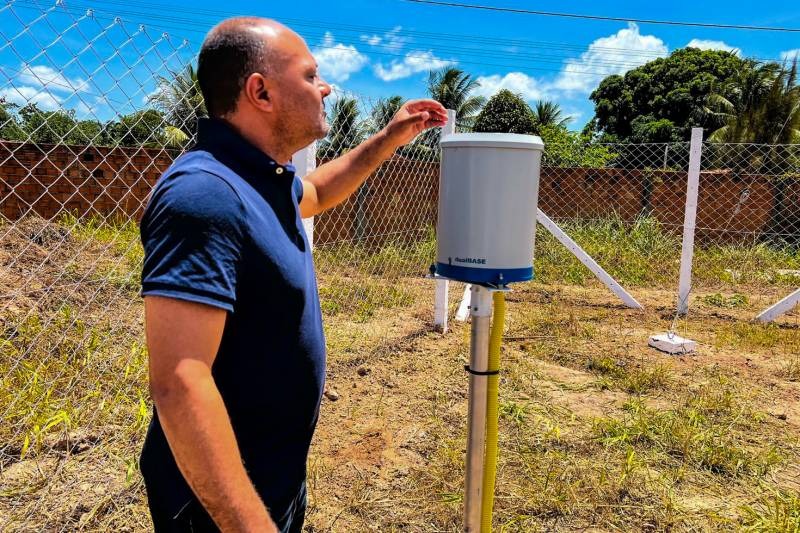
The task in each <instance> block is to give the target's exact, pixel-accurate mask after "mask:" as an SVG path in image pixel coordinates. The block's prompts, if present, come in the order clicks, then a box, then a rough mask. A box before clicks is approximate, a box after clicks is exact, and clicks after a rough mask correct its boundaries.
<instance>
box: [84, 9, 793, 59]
mask: <svg viewBox="0 0 800 533" xmlns="http://www.w3.org/2000/svg"><path fill="white" fill-rule="evenodd" d="M86 2H87V3H84V4H83V5H82V7H89V8H95V7H94V6H93V4H99V5H101V6H102V5H103V4H105V5H109V6H122V7H123V8H124V9H128V10H130V9H131V8H133V9H136V8H137V7H138V8H140V9H145V10H147V9H156V10H159V13H151V12H141V11H135V12H133V11H127V13H130V14H131V15H133V16H138V17H147V19H152V18H156V19H162V20H171V21H174V22H177V23H179V24H191V25H195V26H197V25H200V26H202V27H203V28H207V27H208V26H207V25H206V23H198V15H203V14H204V15H207V16H211V17H219V18H225V17H230V16H235V15H241V14H242V13H240V12H235V11H224V10H214V9H193V8H192V9H189V8H181V7H180V6H174V5H169V6H166V5H164V4H159V3H154V2H147V1H136V0H86ZM70 5H72V6H76V5H77V4H76V3H75V2H70ZM100 9H102V7H101V8H100ZM165 9H168V10H169V12H170V13H180V12H182V13H185V14H188V15H190V16H191V18H189V19H187V18H182V17H179V16H176V15H164V14H163V10H165ZM108 12H109V13H112V12H111V11H108ZM116 13H121V11H119V10H118V9H117V11H116ZM281 20H282V21H283V22H285V23H287V24H291V25H292V26H293V27H298V28H315V29H323V30H327V31H329V30H334V31H336V32H337V33H338V32H342V31H344V32H350V33H353V32H359V33H361V32H363V33H373V34H380V33H383V34H386V33H389V32H391V31H393V30H394V28H381V27H375V26H363V25H352V24H331V23H329V22H325V21H314V20H307V19H289V18H282V19H281ZM215 22H217V20H214V23H215ZM209 24H210V23H209ZM312 36H313V35H312ZM403 36H404V37H405V36H408V37H411V38H415V37H419V38H421V39H423V40H422V41H421V44H422V45H423V46H422V47H423V48H424V47H431V48H436V49H437V50H445V48H444V47H443V46H442V45H438V44H431V43H430V42H425V40H428V41H430V40H433V41H434V42H436V41H453V42H456V43H471V44H473V43H474V44H476V45H480V44H496V45H498V46H503V47H526V48H540V49H546V50H550V51H563V52H565V53H568V52H584V51H586V45H585V44H583V43H580V44H578V43H568V42H557V41H531V40H524V39H501V38H491V37H485V36H479V35H468V34H448V33H441V32H439V33H433V32H424V31H416V30H405V29H404V30H403ZM360 37H361V35H359V36H358V38H353V39H352V40H351V41H349V42H346V43H345V44H359V43H360V42H361V39H360ZM450 49H453V50H456V51H463V52H469V53H475V52H476V51H478V52H480V53H478V54H477V55H482V54H490V55H491V57H515V58H516V57H518V56H520V55H521V54H516V53H515V54H508V53H499V54H498V53H497V52H495V51H487V50H486V49H485V47H483V48H480V49H475V48H463V47H452V46H451V47H450ZM592 50H593V51H599V52H609V53H613V54H616V55H620V56H623V57H621V58H619V61H617V60H611V61H609V60H604V61H606V62H609V63H611V62H613V63H617V62H619V63H620V65H621V66H638V65H639V64H641V63H640V62H638V61H637V62H636V63H635V64H633V65H631V64H627V65H626V64H624V63H622V61H624V59H625V58H624V56H628V55H629V56H633V57H635V58H641V57H652V58H653V59H655V58H658V57H662V55H661V54H660V53H658V52H654V51H645V50H636V49H631V48H620V47H604V46H593V47H592ZM554 57H571V56H568V55H564V56H554ZM752 59H755V60H758V61H778V60H779V59H778V58H765V57H753V58H752Z"/></svg>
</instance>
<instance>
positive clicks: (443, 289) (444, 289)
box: [433, 109, 456, 333]
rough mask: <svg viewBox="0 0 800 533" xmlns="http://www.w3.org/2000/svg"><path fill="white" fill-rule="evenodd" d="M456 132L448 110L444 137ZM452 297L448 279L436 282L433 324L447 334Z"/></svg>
mask: <svg viewBox="0 0 800 533" xmlns="http://www.w3.org/2000/svg"><path fill="white" fill-rule="evenodd" d="M455 132H456V112H455V111H454V110H452V109H448V110H447V124H445V126H444V127H443V128H442V135H443V136H444V135H450V134H451V133H455ZM449 296H450V282H449V281H448V280H446V279H437V280H436V294H435V296H434V302H433V324H434V325H435V326H436V327H437V328H440V329H441V330H442V333H447V307H448V301H449V299H450V298H449Z"/></svg>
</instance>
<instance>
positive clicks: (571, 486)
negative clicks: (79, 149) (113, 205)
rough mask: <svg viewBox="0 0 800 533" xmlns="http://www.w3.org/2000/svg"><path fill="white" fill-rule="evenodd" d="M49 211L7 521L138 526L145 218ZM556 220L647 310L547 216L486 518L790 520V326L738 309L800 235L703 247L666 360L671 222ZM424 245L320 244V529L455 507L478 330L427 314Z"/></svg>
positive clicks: (751, 524)
mask: <svg viewBox="0 0 800 533" xmlns="http://www.w3.org/2000/svg"><path fill="white" fill-rule="evenodd" d="M37 224H38V223H37ZM58 224H59V227H58V228H49V229H48V231H49V232H50V233H49V234H52V236H53V238H52V239H50V240H49V241H48V240H47V239H43V240H42V239H40V240H41V243H40V244H36V246H37V247H38V248H35V249H34V250H33V252H32V253H34V252H35V253H34V255H35V254H39V255H35V257H33V259H35V261H33V260H31V261H30V263H29V265H30V266H28V263H26V264H25V265H22V266H20V267H19V268H22V267H23V266H24V267H25V268H31V269H33V268H39V270H37V271H36V280H35V281H36V283H35V284H36V285H37V287H38V285H41V286H43V287H47V288H49V290H48V291H42V290H40V289H39V288H37V287H34V286H33V285H34V284H33V283H32V284H31V286H30V287H24V286H23V287H18V288H19V289H20V290H19V291H18V296H15V298H17V299H16V300H13V301H12V302H10V303H6V304H4V305H5V307H3V312H2V315H1V316H0V328H2V330H3V335H2V336H1V337H0V416H2V423H0V529H3V530H8V531H18V530H56V531H58V530H80V529H83V530H91V531H108V530H120V531H147V530H148V529H149V527H150V524H149V518H148V515H147V510H146V507H145V504H144V490H143V486H142V482H141V479H140V476H139V473H138V465H137V457H138V452H139V449H140V446H141V441H142V439H143V436H144V433H145V430H146V424H147V422H148V420H149V417H150V405H149V400H148V396H147V381H146V365H147V353H146V350H145V348H144V346H143V344H142V335H141V328H142V317H141V312H142V309H141V301H140V299H139V297H138V295H137V294H136V291H137V284H138V277H137V276H138V270H139V268H140V266H139V265H140V262H141V257H142V256H141V248H140V246H139V243H138V233H137V231H136V227H135V225H134V224H130V223H111V224H108V223H102V224H101V223H98V222H97V221H85V220H76V219H72V218H68V217H65V218H64V219H62V220H60V221H59V222H58ZM40 226H41V224H39V225H38V226H37V225H36V224H32V225H31V228H26V232H20V235H21V237H20V238H26V239H27V238H28V237H26V235H28V234H29V233H35V231H28V230H29V229H32V230H38V229H40ZM565 226H566V227H567V230H568V232H569V233H570V234H571V235H573V236H574V237H575V238H576V240H578V241H579V242H581V243H584V244H586V246H587V249H588V250H589V251H590V253H592V254H593V255H594V256H595V257H596V258H597V259H598V261H599V262H600V263H601V264H603V265H604V266H605V267H607V268H608V269H609V271H611V272H612V274H614V275H619V276H620V278H621V281H622V282H623V284H625V285H626V286H628V287H633V290H634V293H635V294H636V295H637V298H639V297H640V295H641V298H642V299H641V301H642V302H643V303H644V304H645V307H646V310H645V311H644V312H635V311H631V310H627V309H624V308H621V307H620V306H619V305H618V304H617V303H616V302H615V301H613V300H612V299H611V298H610V297H609V296H608V294H607V293H606V291H605V289H603V288H599V287H598V285H597V283H596V282H595V281H593V280H592V278H591V277H590V274H589V273H588V271H586V269H585V268H584V267H583V266H582V265H580V264H578V263H577V262H576V261H575V260H574V258H572V256H571V255H569V254H568V253H566V252H565V251H564V250H563V247H561V246H560V245H557V244H556V243H555V242H553V241H552V240H550V237H549V236H547V235H544V234H542V232H540V234H539V235H538V237H537V250H538V254H537V262H536V267H537V275H538V280H537V282H535V283H531V284H521V285H519V286H516V287H515V290H514V291H513V292H512V293H510V294H509V295H508V302H509V303H508V309H509V316H508V319H507V329H506V332H505V341H504V345H503V353H502V359H501V361H502V373H501V384H500V417H501V418H500V455H499V464H498V481H497V499H496V504H495V522H494V527H495V529H496V530H499V531H573V530H581V529H594V530H621V531H701V530H705V531H717V530H724V531H734V530H739V529H741V530H748V531H763V532H767V531H775V532H778V531H780V532H783V531H795V530H797V528H798V526H797V524H798V518H797V517H798V503H797V502H798V496H797V492H796V486H794V485H793V484H792V483H791V482H787V481H785V480H787V479H793V478H794V472H795V471H796V468H797V465H798V464H800V453H799V452H798V450H799V449H798V447H797V442H799V441H800V430H798V429H797V427H796V425H795V424H793V422H794V420H793V417H794V416H795V415H794V413H796V412H798V410H800V403H798V400H797V399H796V395H795V393H794V389H793V387H794V386H795V384H794V383H792V382H793V381H797V380H799V379H800V363H798V361H797V353H798V352H797V350H798V346H800V337H798V335H800V329H798V328H797V327H796V318H795V317H794V315H792V316H790V317H788V318H787V319H786V320H785V321H784V322H782V323H779V324H773V325H762V324H754V323H749V322H747V321H745V320H739V319H736V318H734V317H736V316H739V314H743V312H745V311H746V312H750V311H752V309H751V305H752V306H755V304H754V303H753V302H754V300H753V296H754V295H755V296H758V295H760V294H762V293H763V292H764V291H769V290H775V292H776V293H782V292H785V291H784V289H785V288H787V287H789V286H790V285H791V282H790V280H788V279H784V278H782V277H781V276H779V275H773V273H775V272H777V270H779V269H792V268H795V267H796V266H797V265H798V258H797V253H796V251H791V250H788V249H773V248H769V247H766V246H763V245H758V246H753V247H750V249H744V248H741V247H735V246H719V247H714V248H704V249H700V248H698V250H697V253H696V268H695V272H696V279H695V281H696V284H697V285H696V287H701V288H703V289H704V290H703V291H698V292H699V294H702V296H700V297H699V299H700V301H701V303H702V305H698V306H693V308H692V313H691V314H690V316H689V317H688V318H687V319H686V320H685V321H684V322H682V324H683V325H685V327H686V328H688V329H689V332H690V333H693V334H695V333H696V334H697V335H696V336H695V338H698V339H701V340H702V341H703V342H701V352H700V354H698V355H697V356H692V357H683V358H670V359H665V356H663V355H661V354H658V353H656V352H654V351H652V350H651V349H649V348H647V346H646V339H647V335H648V334H650V333H652V332H654V331H661V330H663V328H664V327H665V325H666V324H667V323H668V322H669V320H670V319H671V310H672V308H673V307H674V285H675V280H676V279H677V263H675V258H676V257H677V256H676V251H677V250H679V245H680V243H679V241H678V240H677V239H676V238H674V237H672V236H670V235H669V234H668V232H665V230H664V228H662V227H660V226H658V225H657V224H655V223H654V222H652V221H648V220H643V221H639V222H638V223H636V224H633V225H624V224H621V223H620V222H619V221H606V222H603V223H598V224H579V223H573V224H572V225H570V224H565ZM51 230H52V231H51ZM28 242H29V241H24V240H21V241H20V242H14V243H11V244H10V245H9V246H11V247H12V248H13V249H23V246H25V245H27V244H28ZM59 242H60V243H61V244H59V245H58V248H57V249H48V246H56V243H59ZM10 249H11V248H10ZM37 250H38V251H37ZM434 253H435V241H434V240H433V236H432V234H431V233H430V232H428V233H426V234H425V238H424V239H422V240H421V241H420V242H417V243H410V242H400V241H396V242H388V243H385V244H383V245H380V246H378V245H377V244H376V245H375V246H372V247H366V246H353V245H352V244H347V245H346V244H326V245H322V246H319V247H318V248H317V249H316V250H315V261H316V264H317V269H318V273H319V287H320V296H321V302H322V307H323V313H324V315H325V321H326V335H327V337H328V351H329V366H328V384H329V387H331V388H333V389H335V390H336V391H337V392H338V393H339V399H338V400H337V401H335V402H334V401H330V400H327V399H325V400H323V404H322V409H321V419H320V425H319V428H318V431H317V434H316V437H315V443H314V447H313V449H312V456H311V458H310V460H309V491H310V505H309V513H308V521H307V523H308V525H309V531H365V530H381V531H393V530H394V531H400V530H402V531H412V532H416V531H458V530H460V529H461V513H462V509H461V504H462V491H463V472H464V450H465V445H466V441H465V438H466V427H465V420H466V383H467V380H466V376H465V374H464V372H463V365H464V363H465V361H466V358H467V356H468V348H469V337H470V335H469V326H468V325H466V324H460V323H451V328H452V331H451V332H450V333H448V334H447V335H444V336H442V335H440V334H439V333H436V332H435V331H433V328H432V327H431V325H430V321H431V313H432V310H431V308H432V297H431V293H432V287H431V284H430V282H429V281H426V280H424V279H422V276H423V275H424V274H425V273H426V272H427V265H429V264H430V263H431V262H432V261H433V257H434ZM48 258H49V260H44V261H43V259H48ZM40 263H41V265H42V266H41V267H39V265H40ZM65 265H66V266H65ZM3 268H6V269H7V270H5V271H2V272H1V273H2V274H3V275H4V276H5V277H0V281H3V280H4V279H5V280H12V281H13V280H15V279H22V278H20V277H17V278H15V277H14V276H15V275H16V276H21V275H22V274H25V273H26V272H29V271H30V272H33V270H29V271H21V274H20V273H18V272H17V271H11V270H9V269H8V267H6V266H4V267H3ZM78 282H80V283H78ZM795 283H796V282H795ZM451 292H453V297H454V298H455V297H457V296H458V295H457V294H455V293H457V292H458V291H455V290H454V291H451ZM15 294H17V293H15ZM665 317H666V318H665ZM787 321H788V322H787ZM778 378H780V379H778ZM776 409H777V411H776ZM778 415H780V416H778Z"/></svg>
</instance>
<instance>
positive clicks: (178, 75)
mask: <svg viewBox="0 0 800 533" xmlns="http://www.w3.org/2000/svg"><path fill="white" fill-rule="evenodd" d="M170 74H171V77H170V78H165V77H163V76H159V77H158V79H157V81H156V92H155V94H153V95H152V96H150V102H151V103H152V104H153V106H154V107H155V108H156V109H157V110H159V111H161V112H162V113H163V115H164V117H165V119H166V121H167V125H166V126H165V128H164V136H165V141H166V143H167V144H168V145H170V146H183V145H185V144H186V143H187V142H189V140H190V139H192V138H194V136H195V134H196V133H197V122H198V119H200V118H203V117H207V116H208V111H207V110H206V105H205V101H204V100H203V94H202V93H201V92H200V85H199V83H198V82H197V70H196V69H195V68H194V66H193V65H191V64H189V65H186V68H184V69H183V70H182V71H180V72H170Z"/></svg>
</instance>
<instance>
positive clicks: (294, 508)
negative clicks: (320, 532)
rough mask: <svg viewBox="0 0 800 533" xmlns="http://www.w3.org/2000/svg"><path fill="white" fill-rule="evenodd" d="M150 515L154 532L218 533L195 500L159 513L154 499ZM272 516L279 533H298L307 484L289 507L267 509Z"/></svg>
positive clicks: (300, 530)
mask: <svg viewBox="0 0 800 533" xmlns="http://www.w3.org/2000/svg"><path fill="white" fill-rule="evenodd" d="M149 503H150V516H152V518H153V530H154V531H155V533H217V532H219V528H217V526H216V524H214V521H213V520H212V519H211V517H210V516H209V514H208V512H206V510H205V508H204V507H203V505H202V504H201V503H200V502H199V501H198V500H197V499H196V498H193V499H192V501H190V502H189V503H187V504H186V506H185V507H184V508H183V509H181V511H180V512H179V513H178V514H177V515H176V516H171V515H170V514H166V513H163V512H160V511H159V509H158V506H157V505H154V503H155V502H153V501H150V502H149ZM270 513H271V514H272V519H273V520H274V521H275V524H276V525H277V526H278V529H279V530H280V531H281V533H301V532H302V531H303V522H304V521H305V516H306V485H305V483H303V486H302V488H301V489H300V492H299V493H298V494H297V497H296V498H295V499H294V500H293V501H292V503H291V504H290V505H289V508H288V509H282V510H278V509H270Z"/></svg>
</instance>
